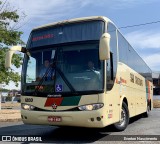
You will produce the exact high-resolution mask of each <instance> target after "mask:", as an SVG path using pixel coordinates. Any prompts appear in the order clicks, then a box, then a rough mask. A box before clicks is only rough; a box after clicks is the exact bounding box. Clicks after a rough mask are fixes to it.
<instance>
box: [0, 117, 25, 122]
mask: <svg viewBox="0 0 160 144" xmlns="http://www.w3.org/2000/svg"><path fill="white" fill-rule="evenodd" d="M19 121H22V119H21V118H15V119H1V120H0V122H19Z"/></svg>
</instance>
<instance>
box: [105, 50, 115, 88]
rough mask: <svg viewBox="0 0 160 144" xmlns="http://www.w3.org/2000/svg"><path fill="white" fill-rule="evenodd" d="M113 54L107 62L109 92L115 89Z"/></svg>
mask: <svg viewBox="0 0 160 144" xmlns="http://www.w3.org/2000/svg"><path fill="white" fill-rule="evenodd" d="M113 75H114V73H113V54H112V53H110V59H109V60H108V61H107V90H111V89H112V87H113V80H114V78H113Z"/></svg>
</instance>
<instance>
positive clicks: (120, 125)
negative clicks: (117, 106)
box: [113, 102, 129, 131]
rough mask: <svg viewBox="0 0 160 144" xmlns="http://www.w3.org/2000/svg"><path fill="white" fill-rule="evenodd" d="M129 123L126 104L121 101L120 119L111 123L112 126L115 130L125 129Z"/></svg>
mask: <svg viewBox="0 0 160 144" xmlns="http://www.w3.org/2000/svg"><path fill="white" fill-rule="evenodd" d="M128 123H129V111H128V106H127V105H126V103H125V102H123V103H122V108H121V119H120V121H119V122H117V123H115V124H113V127H114V128H115V129H116V130H117V131H123V130H125V129H126V127H127V126H128Z"/></svg>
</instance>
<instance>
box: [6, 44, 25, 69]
mask: <svg viewBox="0 0 160 144" xmlns="http://www.w3.org/2000/svg"><path fill="white" fill-rule="evenodd" d="M16 51H22V47H21V46H13V47H11V48H10V49H9V51H8V52H7V53H6V57H5V68H10V67H11V60H12V56H13V54H14V53H15V52H16Z"/></svg>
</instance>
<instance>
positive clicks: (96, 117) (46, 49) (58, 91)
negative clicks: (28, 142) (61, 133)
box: [5, 16, 153, 131]
mask: <svg viewBox="0 0 160 144" xmlns="http://www.w3.org/2000/svg"><path fill="white" fill-rule="evenodd" d="M16 51H20V52H22V53H24V60H23V66H22V73H21V90H22V93H21V94H22V96H21V117H22V121H23V123H25V124H39V125H53V126H76V127H88V128H103V127H106V126H108V125H113V126H114V128H115V129H117V130H118V131H123V130H124V129H125V128H126V127H127V125H128V123H129V119H130V118H131V117H134V116H136V115H139V114H144V115H145V116H146V117H148V114H149V111H150V110H151V109H152V108H153V86H152V71H151V69H150V68H149V67H148V66H147V64H146V63H145V62H144V61H143V60H142V58H141V57H140V56H139V55H138V54H137V52H136V51H135V50H134V49H133V48H132V46H131V45H130V44H129V43H128V42H127V40H126V39H125V38H124V36H123V35H122V34H121V33H120V32H119V30H118V28H117V27H116V26H115V25H114V23H113V22H112V21H111V20H110V19H108V18H107V17H103V16H92V17H84V18H76V19H71V20H65V21H60V22H55V23H51V24H47V25H43V26H40V27H37V28H34V29H33V30H32V31H31V34H30V36H29V39H28V42H27V45H26V47H25V48H24V47H21V46H13V47H12V48H10V50H9V51H8V52H7V54H6V62H5V65H6V68H9V67H10V66H11V59H12V55H13V53H15V52H16ZM42 69H43V72H42ZM44 69H45V70H44Z"/></svg>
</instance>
